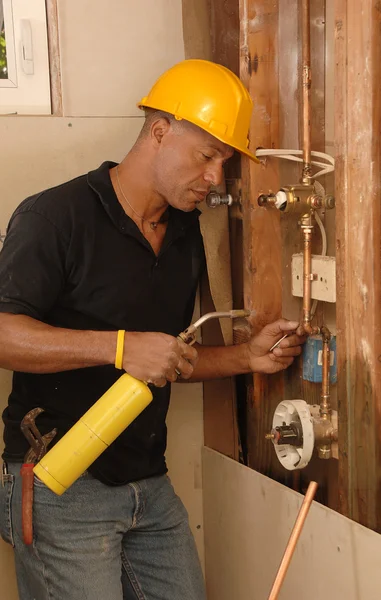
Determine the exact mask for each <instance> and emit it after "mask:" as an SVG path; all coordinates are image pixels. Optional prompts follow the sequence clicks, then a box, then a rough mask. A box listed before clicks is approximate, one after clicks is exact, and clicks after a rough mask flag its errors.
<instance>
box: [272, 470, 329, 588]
mask: <svg viewBox="0 0 381 600" xmlns="http://www.w3.org/2000/svg"><path fill="white" fill-rule="evenodd" d="M317 487H318V484H317V483H316V481H311V483H310V484H309V486H308V489H307V492H306V495H305V497H304V500H303V504H302V506H301V507H300V511H299V514H298V517H297V519H296V521H295V525H294V528H293V530H292V532H291V536H290V539H289V541H288V544H287V546H286V550H285V552H284V555H283V558H282V562H281V563H280V566H279V569H278V573H277V576H276V578H275V581H274V584H273V587H272V589H271V592H270V595H269V597H268V600H277V598H278V595H279V592H280V589H281V587H282V584H283V581H284V578H285V577H286V573H287V569H288V567H289V565H290V562H291V559H292V556H293V554H294V551H295V548H296V544H297V543H298V539H299V537H300V534H301V533H302V529H303V525H304V522H305V520H306V518H307V515H308V511H309V509H310V507H311V504H312V500H313V499H314V496H315V494H316V490H317Z"/></svg>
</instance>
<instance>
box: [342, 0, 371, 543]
mask: <svg viewBox="0 0 381 600" xmlns="http://www.w3.org/2000/svg"><path fill="white" fill-rule="evenodd" d="M335 7H336V14H335V41H336V73H335V81H336V97H335V124H336V132H335V140H336V224H337V239H336V245H337V283H338V286H337V290H338V298H337V309H338V311H337V325H338V330H337V342H338V374H339V379H338V402H339V487H340V507H341V511H342V512H343V513H344V514H345V515H347V516H348V517H350V518H351V519H354V520H356V521H358V522H360V523H362V524H363V525H366V526H367V527H370V528H372V529H375V530H377V531H379V532H381V511H380V506H381V252H380V250H381V248H380V246H381V244H380V239H381V208H380V206H381V202H380V194H381V148H380V144H381V142H380V140H381V136H380V125H381V105H380V77H381V65H380V55H381V33H380V32H381V3H380V2H379V1H376V0H356V1H354V0H337V1H336V3H335Z"/></svg>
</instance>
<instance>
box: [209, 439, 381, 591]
mask: <svg viewBox="0 0 381 600" xmlns="http://www.w3.org/2000/svg"><path fill="white" fill-rule="evenodd" d="M203 482H204V489H203V492H204V516H205V556H206V581H207V589H208V600H232V599H233V598H234V600H248V599H249V598H250V600H265V599H266V598H268V595H269V592H270V589H271V587H272V584H273V581H274V579H275V576H276V573H277V570H278V567H279V564H280V561H281V559H282V556H283V553H284V550H285V548H286V544H287V541H288V539H289V536H290V533H291V530H292V527H293V525H294V522H295V519H296V516H297V514H298V511H299V508H300V505H301V502H302V496H301V495H300V494H298V493H296V492H294V491H292V490H289V489H288V488H286V487H285V486H283V485H280V484H279V483H277V482H275V481H273V480H272V479H269V478H268V477H265V476H264V475H261V474H260V473H257V472H255V471H253V470H251V469H249V468H247V467H245V466H243V465H240V464H238V463H236V462H234V461H233V460H231V459H229V458H227V457H225V456H222V455H221V454H218V453H217V452H215V451H213V450H210V449H209V448H205V449H204V451H203ZM380 569H381V536H380V535H379V534H377V533H374V532H373V531H371V530H370V529H366V528H365V527H362V526H361V525H358V524H357V523H354V522H353V521H350V520H349V519H347V518H346V517H343V516H341V515H339V514H337V513H336V512H334V511H333V510H331V509H329V508H326V507H325V506H322V505H321V504H318V503H317V502H314V503H313V504H312V507H311V509H310V512H309V514H308V517H307V520H306V522H305V526H304V529H303V531H302V534H301V537H300V539H299V543H298V545H297V548H296V551H295V554H294V557H293V559H292V562H291V565H290V568H289V571H288V573H287V576H286V579H285V581H284V585H283V587H282V591H281V593H280V595H279V600H286V599H289V598H292V599H293V600H306V598H308V600H322V599H323V598H324V600H343V599H344V598H345V600H378V599H379V597H380V586H379V573H380Z"/></svg>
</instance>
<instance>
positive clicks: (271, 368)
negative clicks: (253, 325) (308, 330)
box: [248, 319, 306, 374]
mask: <svg viewBox="0 0 381 600" xmlns="http://www.w3.org/2000/svg"><path fill="white" fill-rule="evenodd" d="M286 333H287V334H289V335H288V337H286V338H285V339H284V340H282V342H281V343H280V344H279V346H277V347H276V348H274V350H273V351H272V352H270V351H269V350H270V348H271V347H272V346H273V345H274V344H275V343H276V342H277V341H278V340H280V339H281V338H282V337H283V336H284V335H285V334H286ZM303 333H304V332H303V328H302V327H301V326H300V325H299V323H297V322H296V321H287V320H286V319H279V321H275V322H274V323H270V324H269V325H266V326H265V327H264V328H263V329H262V331H260V332H259V333H258V335H255V336H253V337H252V338H251V340H250V341H249V342H248V351H249V364H250V369H251V371H253V372H255V373H268V374H272V373H278V372H279V371H282V370H283V369H287V367H289V366H290V365H291V364H292V363H293V361H294V357H295V356H299V354H301V352H302V344H304V342H305V341H306V336H305V335H303Z"/></svg>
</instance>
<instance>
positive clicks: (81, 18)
mask: <svg viewBox="0 0 381 600" xmlns="http://www.w3.org/2000/svg"><path fill="white" fill-rule="evenodd" d="M58 15H59V32H60V40H61V71H62V91H63V111H64V112H63V114H64V115H69V116H135V115H138V114H139V110H138V109H137V108H136V103H137V102H138V101H139V100H141V98H142V97H143V96H145V95H146V94H147V93H148V91H149V89H150V87H151V86H152V84H153V82H154V81H155V80H156V79H157V77H158V76H159V75H161V73H162V72H163V71H165V70H166V69H168V68H169V67H171V66H172V65H173V64H174V63H176V62H178V61H180V60H182V59H183V58H184V46H183V32H182V13H181V1H180V0H144V2H136V0H124V2H120V1H119V0H109V1H108V2H102V1H101V0H82V1H81V2H77V1H76V0H59V2H58Z"/></svg>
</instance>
